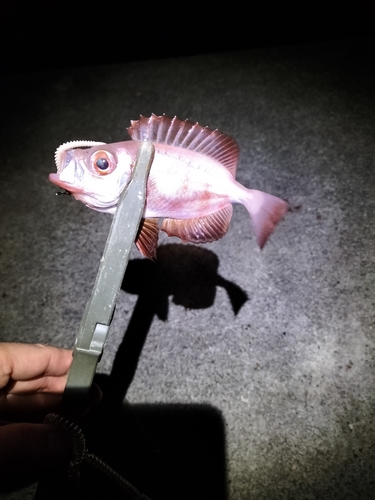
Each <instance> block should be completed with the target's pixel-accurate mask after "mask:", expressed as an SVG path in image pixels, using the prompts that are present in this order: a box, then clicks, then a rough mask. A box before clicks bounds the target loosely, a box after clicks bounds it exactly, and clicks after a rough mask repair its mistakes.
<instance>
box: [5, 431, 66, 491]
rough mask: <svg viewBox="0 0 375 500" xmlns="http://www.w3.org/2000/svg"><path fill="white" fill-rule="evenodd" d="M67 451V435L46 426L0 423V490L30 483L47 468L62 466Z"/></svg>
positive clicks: (64, 462) (64, 463)
mask: <svg viewBox="0 0 375 500" xmlns="http://www.w3.org/2000/svg"><path fill="white" fill-rule="evenodd" d="M71 451H72V442H71V440H70V439H69V437H67V435H66V434H65V433H62V432H61V431H59V430H58V429H54V428H52V427H50V426H49V425H44V424H28V423H22V424H6V425H2V426H0V470H1V475H0V491H1V490H2V489H4V488H5V489H10V488H11V487H12V485H13V484H16V485H17V486H18V487H19V486H20V484H23V485H26V484H30V483H31V482H34V481H36V480H38V479H39V477H40V476H41V475H42V474H43V473H45V472H46V471H48V470H49V469H56V468H58V467H66V466H67V465H68V463H69V458H70V455H71Z"/></svg>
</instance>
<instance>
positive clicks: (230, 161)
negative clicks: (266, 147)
mask: <svg viewBox="0 0 375 500" xmlns="http://www.w3.org/2000/svg"><path fill="white" fill-rule="evenodd" d="M127 131H128V132H129V135H130V137H131V138H132V139H133V141H151V142H159V143H162V144H169V145H170V146H176V147H179V148H185V149H190V150H192V151H197V152H198V153H202V154H205V155H207V156H210V157H211V158H214V159H215V160H217V161H219V162H220V163H221V164H222V165H224V167H226V168H227V169H228V170H229V171H230V173H231V174H232V175H233V177H234V176H235V174H236V168H237V163H238V157H239V154H240V150H239V147H238V144H237V143H236V141H235V140H234V139H233V138H232V137H230V136H229V135H226V134H223V133H222V132H219V131H218V130H212V129H210V128H208V127H202V126H201V125H199V123H198V122H197V123H192V122H190V121H189V120H184V121H182V120H179V119H178V118H177V117H176V116H175V117H174V118H168V116H165V115H162V116H156V115H154V114H152V115H151V116H150V117H146V116H142V115H141V116H140V119H139V120H132V121H131V126H130V127H129V128H128V129H127Z"/></svg>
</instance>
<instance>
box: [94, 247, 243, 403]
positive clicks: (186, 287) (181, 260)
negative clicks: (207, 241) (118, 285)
mask: <svg viewBox="0 0 375 500" xmlns="http://www.w3.org/2000/svg"><path fill="white" fill-rule="evenodd" d="M218 269H219V259H218V257H217V255H216V254H215V253H214V252H212V251H210V250H207V249H205V248H201V247H196V246H192V245H178V244H169V245H163V246H161V247H159V249H158V253H157V261H156V262H152V261H150V260H147V259H135V260H133V261H131V262H129V265H128V268H127V270H126V274H125V277H124V281H123V284H122V289H123V290H124V291H126V292H128V293H131V294H136V295H138V300H137V303H136V305H135V308H134V311H133V314H132V317H131V319H130V321H129V324H128V327H127V330H126V332H125V335H124V338H123V341H122V343H121V344H120V346H119V349H118V351H117V354H116V357H115V360H114V363H113V367H112V372H111V374H110V376H109V377H103V376H101V377H99V379H100V381H99V380H97V382H98V383H99V384H102V385H103V384H104V386H105V387H103V389H104V392H105V393H106V395H107V397H108V398H111V400H112V402H113V403H116V402H117V403H118V404H121V403H122V401H123V399H124V397H125V395H126V392H127V390H128V388H129V385H130V384H131V382H132V380H133V377H134V374H135V371H136V368H137V364H138V359H139V356H140V354H141V351H142V348H143V345H144V342H145V340H146V337H147V334H148V331H149V329H150V326H151V324H152V320H153V318H154V317H155V316H157V317H158V318H160V319H161V320H163V321H166V320H167V319H168V308H169V297H172V302H173V303H174V304H176V305H179V306H183V307H185V308H187V309H205V308H209V307H211V306H212V305H213V304H214V301H215V296H216V289H217V287H222V288H224V290H226V292H227V294H228V297H229V300H230V303H231V307H232V310H233V313H234V314H235V315H236V314H237V313H238V312H239V310H240V309H241V307H242V306H243V305H244V303H245V302H246V301H247V300H248V296H247V294H246V292H245V291H243V290H242V289H241V288H240V287H239V286H238V285H236V284H235V283H232V282H230V281H228V280H227V279H225V278H223V277H222V276H220V275H219V274H218ZM166 328H167V326H166Z"/></svg>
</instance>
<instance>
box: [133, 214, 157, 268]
mask: <svg viewBox="0 0 375 500" xmlns="http://www.w3.org/2000/svg"><path fill="white" fill-rule="evenodd" d="M158 221H159V219H158V218H149V219H142V220H141V223H140V225H139V229H138V234H137V237H136V239H135V244H136V246H137V248H138V250H139V251H140V252H141V254H142V255H144V256H145V257H148V258H149V259H151V260H156V249H157V246H158V239H159V226H158Z"/></svg>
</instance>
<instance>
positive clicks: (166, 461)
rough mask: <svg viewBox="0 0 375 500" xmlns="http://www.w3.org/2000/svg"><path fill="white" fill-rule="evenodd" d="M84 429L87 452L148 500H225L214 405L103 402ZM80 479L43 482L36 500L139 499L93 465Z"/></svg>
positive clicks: (219, 421)
mask: <svg viewBox="0 0 375 500" xmlns="http://www.w3.org/2000/svg"><path fill="white" fill-rule="evenodd" d="M83 430H84V434H85V437H86V445H87V448H88V450H89V452H90V453H93V454H95V455H97V456H99V457H100V458H101V459H102V460H104V461H105V462H106V463H108V464H109V465H110V466H111V467H112V468H114V469H115V470H116V471H117V472H118V473H120V474H121V475H123V477H125V478H126V480H127V481H129V482H130V483H131V484H132V485H133V486H134V487H136V488H137V489H138V490H139V491H140V492H141V493H142V494H144V495H147V498H149V499H151V500H176V499H178V500H208V499H210V500H227V487H226V455H225V431H224V421H223V418H222V415H221V413H220V412H219V411H218V410H217V409H216V408H213V407H212V406H209V405H196V404H193V405H184V404H173V405H172V404H149V405H130V404H126V403H125V404H124V405H123V406H122V407H121V408H120V407H117V409H113V407H112V406H108V405H106V404H105V403H104V402H103V403H102V404H100V405H99V407H98V408H97V409H96V410H95V411H93V412H92V414H91V415H90V417H89V418H88V419H86V423H85V425H84V427H83ZM80 474H81V477H80V481H79V482H71V481H69V480H68V479H67V477H66V475H65V474H62V473H60V474H58V475H49V477H46V478H43V480H42V481H40V482H39V485H38V490H37V494H36V496H35V499H36V500H46V499H52V498H53V499H54V500H68V499H69V500H86V499H87V500H96V499H98V500H99V499H108V500H117V499H122V500H128V499H129V500H130V499H131V500H134V499H137V500H141V499H140V498H139V497H137V496H135V497H134V496H132V495H128V494H126V493H125V494H124V492H123V490H121V489H120V488H119V487H118V486H117V485H116V483H115V482H113V481H111V480H110V479H108V478H106V476H105V475H103V474H102V473H101V472H99V471H97V470H96V469H94V468H93V467H92V466H91V465H85V464H83V465H82V466H81V469H80Z"/></svg>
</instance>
